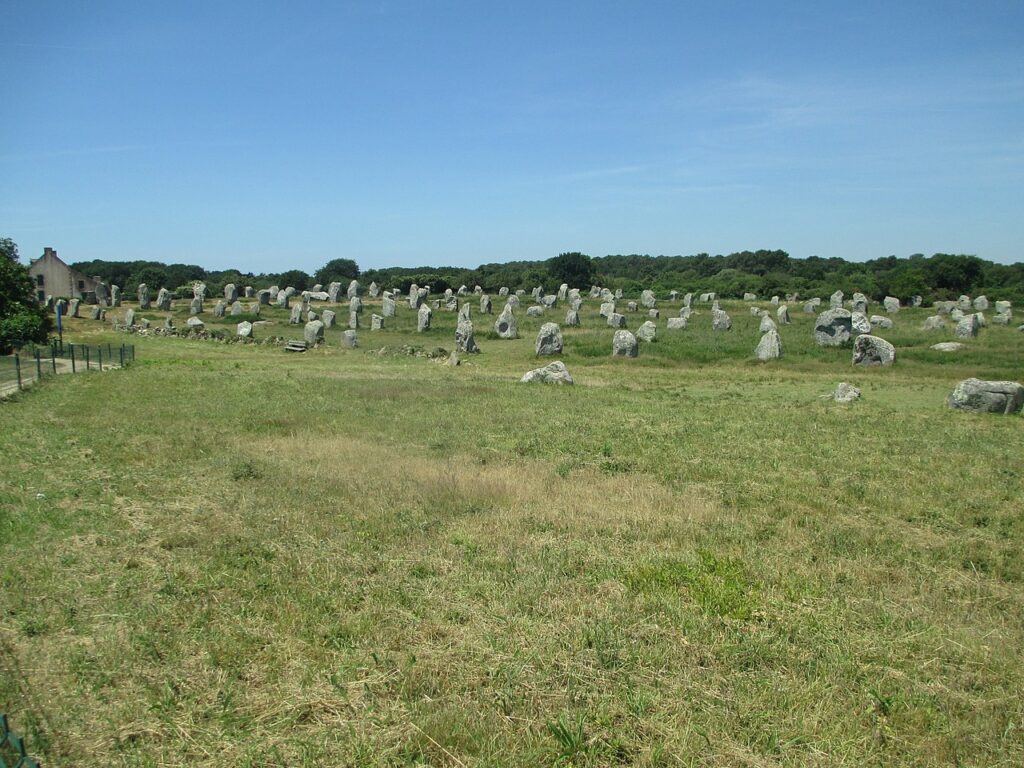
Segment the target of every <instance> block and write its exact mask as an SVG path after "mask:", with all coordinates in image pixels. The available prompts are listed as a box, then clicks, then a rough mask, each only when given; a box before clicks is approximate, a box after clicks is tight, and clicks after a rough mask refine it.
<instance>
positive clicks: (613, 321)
mask: <svg viewBox="0 0 1024 768" xmlns="http://www.w3.org/2000/svg"><path fill="white" fill-rule="evenodd" d="M608 325H609V326H611V327H612V328H625V327H626V316H625V315H620V314H619V313H618V312H612V313H611V314H610V315H608Z"/></svg>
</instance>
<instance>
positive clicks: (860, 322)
mask: <svg viewBox="0 0 1024 768" xmlns="http://www.w3.org/2000/svg"><path fill="white" fill-rule="evenodd" d="M850 327H851V328H852V329H853V330H854V331H856V332H857V333H871V321H870V320H868V316H867V315H866V314H864V313H863V312H861V311H860V310H859V309H855V310H854V311H853V312H851V313H850Z"/></svg>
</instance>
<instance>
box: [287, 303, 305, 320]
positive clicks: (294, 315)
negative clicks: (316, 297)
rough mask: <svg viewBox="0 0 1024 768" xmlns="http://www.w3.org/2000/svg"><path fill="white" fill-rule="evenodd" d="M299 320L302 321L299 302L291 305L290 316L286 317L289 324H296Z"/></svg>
mask: <svg viewBox="0 0 1024 768" xmlns="http://www.w3.org/2000/svg"><path fill="white" fill-rule="evenodd" d="M301 322H302V305H301V304H296V305H295V306H294V307H292V312H291V316H290V317H289V318H288V323H289V324H290V325H298V324H299V323H301Z"/></svg>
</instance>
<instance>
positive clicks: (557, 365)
mask: <svg viewBox="0 0 1024 768" xmlns="http://www.w3.org/2000/svg"><path fill="white" fill-rule="evenodd" d="M519 381H520V382H523V383H530V382H535V381H536V382H541V383H543V384H572V383H573V380H572V376H571V375H570V374H569V369H568V368H566V367H565V363H563V362H562V361H561V360H555V362H553V363H549V364H547V365H545V366H544V367H543V368H534V369H533V370H532V371H527V372H526V373H525V374H524V375H523V378H521V379H520V380H519Z"/></svg>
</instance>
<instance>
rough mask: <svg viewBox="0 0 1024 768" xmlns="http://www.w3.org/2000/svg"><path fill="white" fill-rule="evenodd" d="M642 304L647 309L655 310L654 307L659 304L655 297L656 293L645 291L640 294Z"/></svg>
mask: <svg viewBox="0 0 1024 768" xmlns="http://www.w3.org/2000/svg"><path fill="white" fill-rule="evenodd" d="M640 303H641V304H643V305H644V307H646V308H647V309H654V306H655V305H656V304H657V303H658V301H657V299H656V298H655V297H654V291H643V292H642V293H641V294H640Z"/></svg>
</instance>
